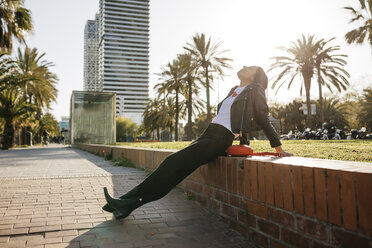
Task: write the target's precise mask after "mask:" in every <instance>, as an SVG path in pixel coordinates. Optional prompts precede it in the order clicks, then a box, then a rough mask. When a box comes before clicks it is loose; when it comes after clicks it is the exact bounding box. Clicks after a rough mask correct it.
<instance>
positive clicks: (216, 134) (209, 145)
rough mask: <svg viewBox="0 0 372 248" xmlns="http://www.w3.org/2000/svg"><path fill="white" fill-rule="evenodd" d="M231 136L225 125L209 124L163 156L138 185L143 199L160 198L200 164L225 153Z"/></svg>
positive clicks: (232, 136) (145, 200)
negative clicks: (185, 145) (178, 148)
mask: <svg viewBox="0 0 372 248" xmlns="http://www.w3.org/2000/svg"><path fill="white" fill-rule="evenodd" d="M233 139H234V135H233V134H232V133H231V132H230V131H229V130H228V129H226V128H225V127H223V126H221V125H218V124H213V123H212V124H210V125H209V126H208V128H207V129H206V130H205V131H204V133H203V134H202V135H201V136H200V137H199V138H198V139H197V140H195V141H194V142H192V143H191V144H190V145H189V146H187V147H186V148H184V149H182V150H180V151H178V152H176V153H174V154H172V155H170V156H168V157H167V158H166V159H164V161H163V162H162V163H161V164H160V165H159V167H158V168H157V169H156V170H155V171H154V172H153V173H152V174H151V175H150V176H149V177H147V178H146V179H145V180H144V181H143V182H142V183H141V184H139V185H138V190H139V193H140V195H141V197H142V199H143V203H147V202H150V201H155V200H158V199H160V198H162V197H163V196H165V195H166V194H167V193H168V192H169V191H170V190H171V189H172V188H174V187H175V186H176V185H177V184H179V183H180V182H181V181H182V180H183V179H185V178H186V177H187V176H188V175H190V174H191V173H192V172H193V171H195V170H196V169H197V168H198V167H199V166H201V165H203V164H206V163H208V162H210V161H212V160H214V159H216V158H217V157H218V156H223V155H225V154H226V153H225V151H226V149H227V148H228V147H229V146H230V145H231V144H232V141H233Z"/></svg>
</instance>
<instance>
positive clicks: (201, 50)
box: [184, 33, 232, 121]
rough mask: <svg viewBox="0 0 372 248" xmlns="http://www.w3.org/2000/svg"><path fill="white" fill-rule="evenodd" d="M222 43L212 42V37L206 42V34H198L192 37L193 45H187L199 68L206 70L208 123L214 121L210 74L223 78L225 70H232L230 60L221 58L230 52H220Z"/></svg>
mask: <svg viewBox="0 0 372 248" xmlns="http://www.w3.org/2000/svg"><path fill="white" fill-rule="evenodd" d="M221 44H222V42H220V41H219V42H216V43H213V44H212V42H211V37H209V38H208V40H206V37H205V34H203V33H202V34H198V33H196V34H195V35H194V36H193V37H192V43H186V47H184V49H186V50H187V51H188V52H190V53H191V54H192V56H194V57H195V58H196V61H197V63H198V66H200V67H201V68H203V70H204V78H205V88H206V97H207V99H206V100H207V101H206V103H207V121H210V120H211V119H212V117H211V106H210V93H209V91H210V88H211V84H210V82H209V80H210V74H213V73H217V75H218V76H220V77H223V76H224V75H225V74H224V71H223V70H224V69H225V68H227V69H230V68H232V67H231V65H230V64H229V62H231V61H232V59H230V58H226V57H220V55H221V54H223V53H225V52H227V51H228V50H223V51H218V49H219V47H220V46H221Z"/></svg>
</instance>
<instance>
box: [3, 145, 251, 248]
mask: <svg viewBox="0 0 372 248" xmlns="http://www.w3.org/2000/svg"><path fill="white" fill-rule="evenodd" d="M145 176H146V173H145V172H143V171H140V170H137V169H133V168H123V167H115V166H113V165H112V163H111V162H109V161H105V160H104V159H103V158H100V157H97V156H95V155H92V154H89V153H87V152H84V151H81V150H78V149H73V148H69V147H64V146H58V145H54V146H53V145H50V146H48V147H46V148H42V147H39V148H28V149H15V150H9V151H0V192H1V194H0V247H123V248H124V247H153V248H157V247H159V248H160V247H170V248H173V247H174V248H178V247H183V248H186V247H187V248H188V247H192V248H198V247H203V248H212V247H254V246H253V245H252V244H250V243H249V242H248V241H244V239H243V237H242V236H240V235H239V234H238V233H237V232H235V231H233V230H231V229H229V228H228V226H227V225H226V224H225V223H223V222H222V221H220V220H219V218H218V217H217V216H215V215H214V214H212V213H210V212H209V211H207V210H206V209H205V208H203V207H201V206H199V205H198V204H197V203H196V202H194V201H190V200H187V199H186V197H185V195H184V194H183V192H182V191H181V190H179V189H174V190H172V191H171V193H169V194H168V195H167V196H166V197H164V198H163V199H161V200H159V201H156V202H152V203H149V204H146V205H145V206H142V207H141V208H139V209H137V210H135V211H134V212H133V213H132V214H131V215H130V216H128V217H127V218H126V219H124V220H121V221H115V220H113V219H112V215H111V214H109V213H106V212H104V211H102V210H101V206H102V205H104V203H105V200H104V196H103V190H102V188H103V187H104V186H107V187H108V188H109V189H110V190H111V193H113V194H114V195H115V196H119V195H121V194H123V193H125V192H126V191H128V190H130V189H131V188H132V187H134V186H135V185H137V184H138V183H139V182H140V181H142V180H143V178H144V177H145Z"/></svg>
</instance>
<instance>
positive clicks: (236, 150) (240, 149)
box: [226, 145, 280, 157]
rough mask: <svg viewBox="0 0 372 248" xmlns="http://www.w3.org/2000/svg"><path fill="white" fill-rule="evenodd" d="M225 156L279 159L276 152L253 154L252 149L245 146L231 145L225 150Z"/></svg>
mask: <svg viewBox="0 0 372 248" xmlns="http://www.w3.org/2000/svg"><path fill="white" fill-rule="evenodd" d="M226 152H227V154H228V155H230V156H236V157H245V156H276V157H279V156H280V155H279V153H276V152H253V149H252V147H250V146H247V145H232V146H230V147H229V148H227V150H226Z"/></svg>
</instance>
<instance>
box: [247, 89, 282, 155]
mask: <svg viewBox="0 0 372 248" xmlns="http://www.w3.org/2000/svg"><path fill="white" fill-rule="evenodd" d="M252 97H253V98H254V99H253V107H254V115H255V117H256V121H257V124H258V125H259V126H260V127H261V128H262V129H263V131H264V133H265V135H266V137H267V138H268V139H269V141H270V145H271V147H273V148H274V147H278V146H281V145H282V143H281V142H280V139H279V136H278V134H277V132H276V131H275V129H274V127H273V125H272V124H271V122H270V120H269V107H268V106H267V103H266V97H265V91H264V89H263V88H262V87H257V88H255V89H254V91H253V92H252Z"/></svg>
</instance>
